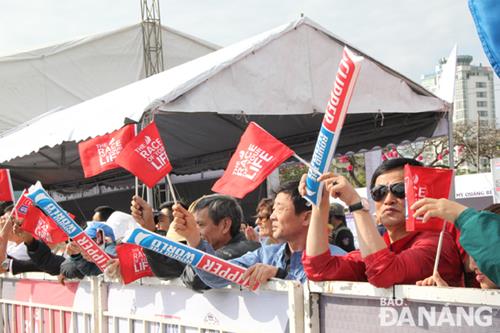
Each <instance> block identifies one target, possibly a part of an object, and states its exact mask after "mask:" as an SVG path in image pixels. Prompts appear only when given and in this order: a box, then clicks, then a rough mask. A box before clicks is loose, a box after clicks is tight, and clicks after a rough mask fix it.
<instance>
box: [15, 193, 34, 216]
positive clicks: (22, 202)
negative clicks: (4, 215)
mask: <svg viewBox="0 0 500 333" xmlns="http://www.w3.org/2000/svg"><path fill="white" fill-rule="evenodd" d="M27 193H28V191H27V190H24V191H23V193H22V194H21V197H20V198H19V200H17V203H16V206H15V207H14V216H15V217H16V218H18V219H22V218H24V217H25V216H26V214H27V213H28V208H29V207H31V205H33V201H31V199H30V198H28V197H27V196H26V194H27Z"/></svg>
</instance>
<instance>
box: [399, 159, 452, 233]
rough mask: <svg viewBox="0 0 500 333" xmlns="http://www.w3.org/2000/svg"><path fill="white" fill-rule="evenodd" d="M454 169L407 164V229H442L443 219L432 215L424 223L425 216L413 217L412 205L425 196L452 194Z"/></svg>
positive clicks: (446, 197)
mask: <svg viewBox="0 0 500 333" xmlns="http://www.w3.org/2000/svg"><path fill="white" fill-rule="evenodd" d="M452 180H453V170H450V169H440V168H429V167H419V166H413V165H409V164H407V165H405V167H404V181H405V201H406V208H407V215H408V216H407V217H406V231H441V229H442V228H443V223H444V221H443V219H440V218H437V217H432V218H430V219H429V221H427V222H426V223H423V217H422V216H419V217H417V218H415V217H413V214H415V212H414V211H412V210H411V209H410V207H411V206H412V205H413V204H414V203H415V202H417V201H418V200H420V199H423V198H435V199H440V198H445V199H448V196H449V195H450V188H451V182H452Z"/></svg>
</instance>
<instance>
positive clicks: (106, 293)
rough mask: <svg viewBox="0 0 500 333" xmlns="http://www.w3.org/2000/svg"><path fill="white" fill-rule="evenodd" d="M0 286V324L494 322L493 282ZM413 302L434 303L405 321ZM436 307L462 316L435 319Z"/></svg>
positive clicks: (18, 327)
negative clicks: (485, 285) (485, 286)
mask: <svg viewBox="0 0 500 333" xmlns="http://www.w3.org/2000/svg"><path fill="white" fill-rule="evenodd" d="M0 287H1V299H0V312H1V313H0V318H1V320H0V331H1V332H16V333H17V332H23V333H24V332H32V333H35V332H44V333H45V332H48V333H58V332H103V333H108V332H109V333H115V332H133V333H139V332H145V333H146V332H175V333H184V332H186V333H189V332H291V333H301V332H307V333H309V332H330V331H337V330H338V331H349V332H384V333H390V332H401V329H403V330H404V331H405V332H424V331H425V332H429V331H431V332H434V331H436V332H450V331H453V332H455V333H460V332H472V331H473V332H481V333H482V332H499V331H500V291H499V290H479V289H465V288H436V287H417V286H407V285H398V286H394V287H393V288H389V289H379V288H375V287H373V286H372V285H370V284H369V283H361V282H342V281H336V282H322V283H315V282H308V283H306V284H304V285H301V284H299V283H297V282H294V281H282V280H273V281H270V282H269V283H267V284H265V285H264V286H262V287H261V289H259V291H258V292H256V293H255V292H250V291H247V290H244V289H241V288H240V287H236V286H234V287H227V288H224V289H220V290H210V291H207V292H204V293H197V292H194V291H192V290H190V289H187V288H185V287H183V285H182V284H181V282H180V281H178V280H172V281H161V280H158V279H156V278H146V279H142V280H139V281H136V282H134V283H131V284H129V285H127V286H124V285H121V284H120V283H118V282H116V281H108V280H105V279H104V278H103V277H93V278H86V279H84V280H82V281H80V282H70V283H67V285H66V286H65V287H63V286H61V285H60V284H58V282H57V281H56V280H55V279H54V277H51V276H48V275H45V274H25V275H23V276H22V278H18V277H13V276H4V277H0ZM422 309H423V310H424V311H423V313H424V315H425V314H426V313H425V311H427V310H426V309H435V313H434V318H433V317H432V316H431V317H424V319H429V320H430V321H429V320H427V322H426V323H424V325H423V326H422V325H420V326H418V325H417V324H418V323H413V324H415V325H413V324H412V322H411V319H410V317H409V316H413V319H415V320H414V321H417V322H418V319H419V317H418V316H419V315H420V312H419V311H420V310H422ZM464 309H465V310H464ZM490 309H491V316H490V317H487V316H486V315H488V314H489V310H490ZM433 311H434V310H433ZM467 311H469V312H468V313H467ZM443 313H445V314H448V313H451V315H452V316H455V317H453V318H455V319H457V318H458V319H460V320H461V321H460V324H461V325H458V326H457V325H450V323H449V320H448V322H447V323H445V324H448V325H435V324H439V323H436V320H439V318H441V317H442V316H443ZM478 313H479V315H478ZM427 314H428V313H427ZM459 315H460V316H462V317H459ZM448 316H449V315H448ZM432 320H434V322H432ZM478 320H479V321H478ZM433 324H434V325H433ZM441 324H442V323H441ZM455 324H456V322H455ZM434 326H435V327H434Z"/></svg>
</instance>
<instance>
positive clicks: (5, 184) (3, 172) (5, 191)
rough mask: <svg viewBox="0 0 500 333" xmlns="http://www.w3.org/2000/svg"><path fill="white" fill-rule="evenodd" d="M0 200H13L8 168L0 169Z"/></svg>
mask: <svg viewBox="0 0 500 333" xmlns="http://www.w3.org/2000/svg"><path fill="white" fill-rule="evenodd" d="M0 201H14V191H13V190H12V181H11V180H10V171H9V169H0Z"/></svg>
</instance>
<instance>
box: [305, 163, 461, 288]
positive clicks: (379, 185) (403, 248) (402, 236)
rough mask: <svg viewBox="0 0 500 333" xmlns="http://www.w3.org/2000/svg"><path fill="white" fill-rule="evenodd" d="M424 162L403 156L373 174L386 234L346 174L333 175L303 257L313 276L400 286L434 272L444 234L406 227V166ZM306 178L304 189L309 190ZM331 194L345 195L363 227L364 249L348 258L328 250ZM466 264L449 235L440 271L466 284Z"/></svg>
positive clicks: (360, 236)
mask: <svg viewBox="0 0 500 333" xmlns="http://www.w3.org/2000/svg"><path fill="white" fill-rule="evenodd" d="M406 164H410V165H417V166H421V163H420V162H417V161H415V160H413V159H406V158H397V159H391V160H386V161H384V162H383V163H382V164H381V165H380V166H379V167H378V168H377V170H375V173H374V174H373V177H372V180H371V184H370V189H371V196H372V199H373V200H374V202H375V210H376V219H377V221H378V222H380V223H382V224H383V225H384V226H385V227H386V229H387V232H386V233H385V234H384V236H380V234H379V233H378V231H377V228H376V226H375V223H374V222H373V220H372V218H371V216H370V212H369V210H368V203H367V202H364V200H362V199H361V197H360V196H359V195H358V194H357V192H356V191H355V190H354V188H353V187H352V186H351V184H349V182H348V181H347V180H346V178H345V177H343V176H338V175H334V174H332V173H327V174H324V175H322V176H321V177H320V178H319V180H320V181H324V183H325V186H324V188H325V190H324V193H323V197H322V200H321V204H320V206H319V207H313V211H312V216H311V223H310V226H309V232H308V235H307V243H306V250H305V252H304V254H303V257H302V262H303V265H304V270H305V272H306V274H307V277H308V278H309V279H310V280H315V281H324V280H347V281H368V282H370V283H371V284H373V285H374V286H376V287H380V288H388V287H391V286H393V285H395V284H415V283H416V282H417V281H419V280H421V279H425V278H426V277H428V276H430V275H432V271H433V266H434V259H435V256H436V249H437V244H438V240H439V233H436V232H407V231H406V228H405V199H404V197H405V191H404V173H403V167H404V166H405V165H406ZM304 179H305V177H303V181H302V182H301V185H300V191H301V193H302V194H304V193H305V182H304ZM329 195H331V196H333V197H335V198H339V199H340V200H342V201H343V202H344V203H345V204H346V205H348V206H349V210H350V211H351V212H352V214H353V216H354V220H355V223H356V227H357V229H358V239H359V250H356V251H352V252H350V253H348V254H347V255H346V256H344V257H334V256H331V255H330V254H329V253H328V248H327V246H328V236H327V234H326V233H325V230H326V224H327V221H328V208H329ZM462 272H463V271H462V263H461V258H460V254H459V251H458V249H457V247H456V244H455V242H454V240H453V238H452V237H451V236H450V235H449V234H448V233H445V235H444V238H443V246H442V252H441V257H440V262H439V273H440V274H441V276H443V275H445V276H446V278H445V280H446V281H451V282H450V285H452V286H463V274H462Z"/></svg>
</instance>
